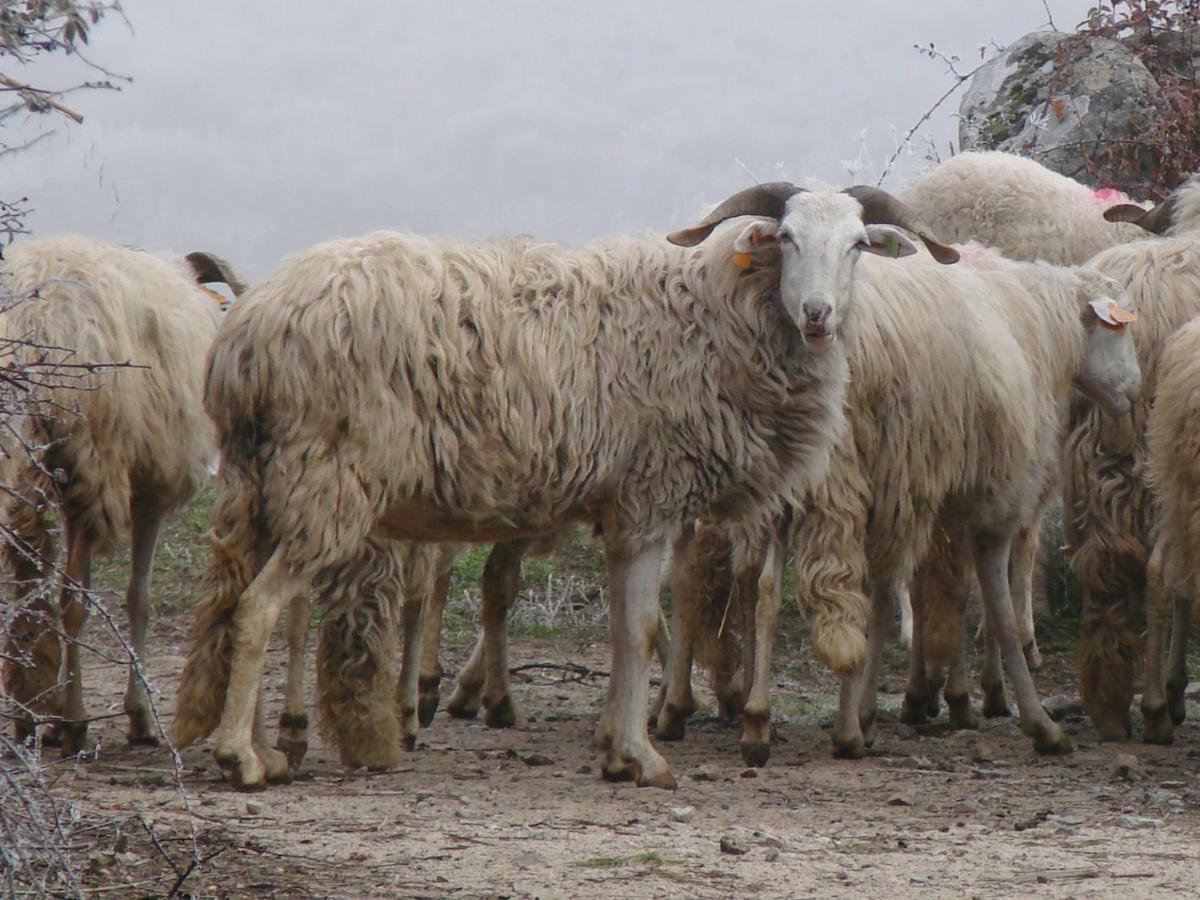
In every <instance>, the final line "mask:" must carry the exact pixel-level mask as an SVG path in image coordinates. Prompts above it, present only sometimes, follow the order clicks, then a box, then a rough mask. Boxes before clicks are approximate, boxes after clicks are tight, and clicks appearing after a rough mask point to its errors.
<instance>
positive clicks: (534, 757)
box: [521, 753, 554, 766]
mask: <svg viewBox="0 0 1200 900" xmlns="http://www.w3.org/2000/svg"><path fill="white" fill-rule="evenodd" d="M521 761H522V762H523V763H525V765H527V766H552V765H554V760H552V759H551V758H550V757H548V756H544V755H543V754H541V753H530V754H529V755H528V756H526V757H523V758H522V760H521Z"/></svg>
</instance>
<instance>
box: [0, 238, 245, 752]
mask: <svg viewBox="0 0 1200 900" xmlns="http://www.w3.org/2000/svg"><path fill="white" fill-rule="evenodd" d="M187 260H188V263H190V267H189V266H185V265H183V264H182V263H181V262H168V261H166V260H163V259H159V258H157V257H155V256H152V255H150V254H147V253H143V252H140V251H137V250H132V249H129V248H125V247H119V246H116V245H113V244H110V243H107V242H105V241H101V240H96V239H92V238H84V237H74V236H64V237H56V238H47V239H41V240H31V241H28V242H25V243H21V244H18V245H16V246H14V247H11V248H9V249H8V250H6V258H5V259H4V261H3V262H2V263H0V290H3V292H4V293H5V294H6V295H8V296H9V297H10V298H14V297H15V298H21V297H26V298H27V299H18V300H15V301H13V302H11V303H10V305H8V306H7V307H6V308H5V309H4V310H3V313H2V314H0V330H2V334H3V338H4V340H5V341H6V342H8V341H15V342H25V343H23V344H22V343H18V344H16V345H14V346H15V348H16V350H15V360H16V362H17V363H18V364H20V363H31V362H35V361H36V360H38V359H42V358H48V359H49V360H51V361H56V362H61V363H64V364H65V365H66V366H67V367H69V366H70V365H72V364H76V363H82V364H88V363H95V364H104V363H117V364H124V363H132V364H133V366H134V367H133V368H103V367H100V368H97V369H95V370H88V369H82V370H78V371H77V372H76V373H72V371H71V370H70V369H69V368H64V369H61V370H60V372H59V373H58V374H57V375H51V376H50V378H51V380H52V381H53V382H55V383H54V384H52V385H50V386H48V387H47V388H46V389H45V390H44V391H42V392H41V394H40V395H39V396H37V397H35V398H34V399H33V401H32V402H31V404H30V405H29V408H28V409H27V410H26V411H25V413H26V414H25V415H24V416H23V417H22V418H21V420H20V422H19V426H18V428H17V430H16V431H14V432H11V433H7V434H5V435H4V436H3V439H2V441H0V444H2V449H3V453H4V460H3V470H4V471H3V475H4V477H3V483H4V485H5V486H6V487H7V489H8V495H7V498H6V500H5V502H4V510H3V513H4V517H5V521H6V527H7V528H8V529H9V535H8V540H7V541H6V546H5V555H6V557H7V560H8V563H9V566H10V568H11V569H12V571H13V572H14V575H15V580H16V582H17V585H18V588H17V591H18V599H19V600H21V601H23V602H26V603H27V608H26V609H25V611H24V612H23V613H22V614H21V615H20V616H19V617H18V618H17V620H16V621H15V622H14V623H13V626H12V629H11V631H10V633H9V635H8V650H7V651H6V655H5V665H4V686H5V691H6V693H7V695H8V696H9V697H10V698H11V699H12V700H14V701H15V702H16V703H17V704H18V710H19V712H18V714H19V716H20V718H18V719H17V720H16V733H17V737H18V739H21V738H25V737H28V736H29V735H30V734H32V732H33V730H34V728H35V726H36V720H35V718H34V714H35V713H49V714H52V715H55V716H57V717H58V720H59V727H58V728H57V729H56V732H57V733H56V734H55V737H58V738H61V741H62V750H63V753H64V754H65V755H66V754H74V753H76V752H78V751H79V750H81V749H83V748H84V745H85V742H86V739H87V716H86V714H85V712H84V706H83V680H82V678H83V673H82V668H81V660H80V647H79V635H80V631H81V629H82V627H83V624H84V620H85V618H86V616H87V609H88V606H87V603H86V602H85V600H84V598H83V597H82V596H81V595H80V589H82V590H87V589H88V588H89V586H90V577H91V560H92V556H93V554H100V553H104V552H107V551H108V550H109V549H110V548H111V547H112V545H113V544H114V543H115V542H116V541H118V540H119V539H120V538H122V537H123V536H124V535H126V534H130V535H131V536H132V545H133V546H132V552H131V557H132V559H131V568H132V573H131V576H130V580H129V588H128V592H127V593H126V597H125V607H126V611H127V613H128V617H129V627H130V633H131V635H130V636H131V641H130V642H131V646H132V649H133V651H134V653H135V655H136V657H137V660H138V663H139V664H140V663H141V662H142V661H144V659H145V653H146V627H147V620H148V616H149V609H150V607H149V604H150V570H151V563H152V561H153V558H154V549H155V543H156V540H157V536H158V531H159V526H160V524H161V523H162V521H163V518H164V517H165V516H166V515H168V514H169V513H171V512H172V511H174V510H176V509H178V508H179V507H180V506H182V505H183V504H184V503H186V502H187V500H189V499H190V498H191V496H192V495H193V494H194V493H195V491H196V489H197V488H198V487H199V486H200V484H201V483H202V482H203V481H204V479H205V477H206V472H207V468H208V466H209V464H210V462H211V461H212V459H213V457H214V455H215V447H214V443H213V430H212V425H211V423H210V422H209V420H208V417H207V416H206V415H205V413H204V409H203V406H202V403H201V388H202V380H203V374H202V373H203V363H204V354H205V352H206V351H207V349H208V345H209V342H210V341H211V339H212V337H213V335H215V334H216V330H217V323H218V319H219V315H218V309H217V306H216V304H214V303H213V302H212V300H211V299H210V297H209V296H208V295H206V294H205V293H203V292H201V291H200V290H198V289H197V284H196V280H197V279H198V280H200V281H214V280H222V281H226V282H228V283H229V284H230V285H231V286H233V287H235V289H236V290H239V291H240V290H241V288H242V283H241V282H240V280H238V279H237V277H236V276H235V275H233V274H232V272H231V271H230V270H229V268H228V266H227V265H226V264H225V263H223V262H222V261H220V260H219V259H217V258H216V257H212V256H211V255H209V254H203V253H193V254H190V255H189V256H188V258H187ZM44 348H49V349H44ZM76 375H77V377H76ZM54 518H57V519H58V520H59V521H60V523H61V526H62V531H63V534H64V536H65V543H66V551H67V559H66V565H65V569H64V575H65V578H64V580H63V583H62V588H61V610H60V611H59V613H58V614H56V613H55V611H54V608H53V604H52V603H51V602H50V600H49V597H48V593H49V591H48V588H47V586H45V585H43V584H41V582H42V581H43V579H45V577H46V575H47V574H48V572H47V568H46V567H47V565H48V564H50V563H52V561H53V550H54V546H53V545H54V540H53V535H52V531H51V525H52V520H53V519H54ZM59 614H61V619H62V626H61V630H62V635H63V636H64V637H65V638H66V671H65V697H64V698H63V699H62V700H61V701H60V699H59V691H58V690H57V685H58V683H59V669H60V663H61V660H62V656H63V649H62V644H61V642H60V640H59V631H58V626H57V625H55V624H54V623H55V622H56V620H57V619H58V615H59ZM124 708H125V712H126V713H127V714H128V716H129V740H130V742H132V743H155V742H157V728H156V727H155V723H154V720H153V718H152V715H151V709H150V706H149V702H148V700H147V697H146V693H145V689H144V687H143V683H142V679H141V678H140V677H139V675H138V673H137V671H136V666H132V665H131V667H130V671H129V680H128V687H127V689H126V693H125V705H124Z"/></svg>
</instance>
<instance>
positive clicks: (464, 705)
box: [446, 687, 479, 719]
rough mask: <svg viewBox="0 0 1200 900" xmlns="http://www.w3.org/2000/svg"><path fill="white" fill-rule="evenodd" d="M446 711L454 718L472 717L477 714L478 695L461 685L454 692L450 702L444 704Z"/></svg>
mask: <svg viewBox="0 0 1200 900" xmlns="http://www.w3.org/2000/svg"><path fill="white" fill-rule="evenodd" d="M446 712H448V713H450V715H451V716H453V717H454V718H456V719H473V718H475V717H476V716H477V715H479V696H478V694H475V692H474V691H464V690H463V689H462V688H461V687H460V688H459V689H458V690H456V691H455V692H454V695H453V696H452V697H451V698H450V702H448V703H447V704H446Z"/></svg>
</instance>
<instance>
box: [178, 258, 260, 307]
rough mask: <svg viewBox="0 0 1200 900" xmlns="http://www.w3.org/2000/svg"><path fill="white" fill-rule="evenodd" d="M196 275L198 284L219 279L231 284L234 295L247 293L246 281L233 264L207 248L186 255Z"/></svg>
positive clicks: (230, 287) (238, 295) (223, 282)
mask: <svg viewBox="0 0 1200 900" xmlns="http://www.w3.org/2000/svg"><path fill="white" fill-rule="evenodd" d="M184 259H186V260H187V261H188V265H190V266H191V267H192V272H193V273H195V276H196V284H210V283H212V282H214V281H219V282H221V283H222V284H227V285H229V289H230V290H231V291H233V296H235V297H240V296H242V294H244V293H246V282H244V281H242V279H241V278H240V277H239V276H238V274H237V272H235V271H234V269H233V266H231V265H230V264H229V263H228V262H226V261H225V260H223V259H221V257H219V256H217V255H216V254H215V253H209V252H207V251H205V250H194V251H192V252H191V253H189V254H188V255H187V256H186V257H184Z"/></svg>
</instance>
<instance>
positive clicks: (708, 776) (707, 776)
mask: <svg viewBox="0 0 1200 900" xmlns="http://www.w3.org/2000/svg"><path fill="white" fill-rule="evenodd" d="M716 780H717V776H716V775H714V774H713V773H712V772H711V771H710V770H708V769H705V768H700V769H697V770H696V771H695V772H693V773H692V781H716Z"/></svg>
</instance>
